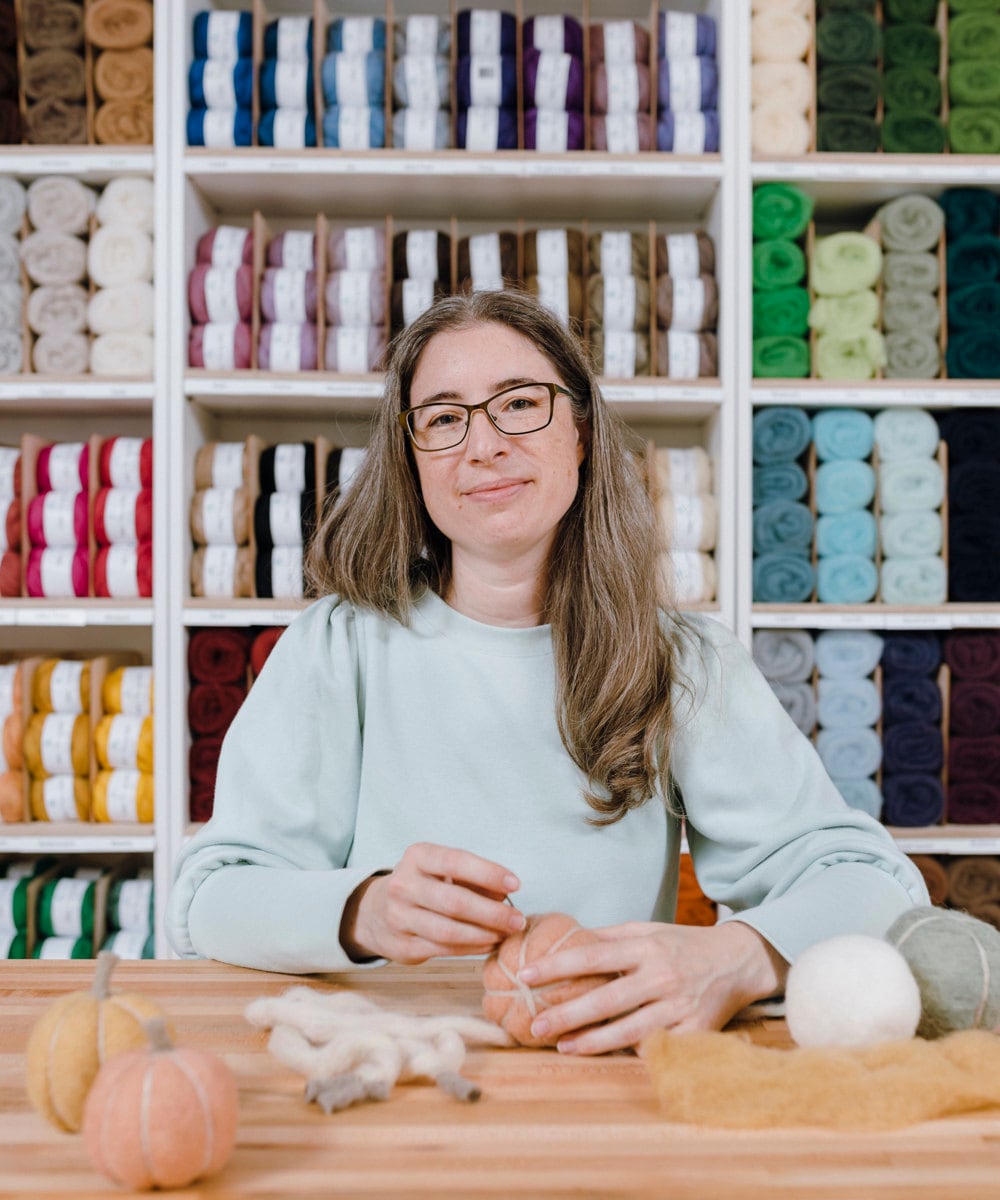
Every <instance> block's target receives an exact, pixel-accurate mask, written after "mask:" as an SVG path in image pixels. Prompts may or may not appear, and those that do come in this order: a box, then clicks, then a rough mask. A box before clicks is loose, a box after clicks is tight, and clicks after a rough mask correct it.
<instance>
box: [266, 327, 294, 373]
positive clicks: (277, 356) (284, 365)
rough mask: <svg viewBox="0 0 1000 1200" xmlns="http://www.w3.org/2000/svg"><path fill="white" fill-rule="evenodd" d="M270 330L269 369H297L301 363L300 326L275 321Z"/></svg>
mask: <svg viewBox="0 0 1000 1200" xmlns="http://www.w3.org/2000/svg"><path fill="white" fill-rule="evenodd" d="M268 329H269V330H270V334H269V336H270V353H271V357H270V369H271V370H272V371H298V370H299V369H300V367H301V365H302V363H301V354H302V334H301V332H300V330H301V326H299V325H287V324H282V323H281V322H276V323H275V324H274V325H269V326H268Z"/></svg>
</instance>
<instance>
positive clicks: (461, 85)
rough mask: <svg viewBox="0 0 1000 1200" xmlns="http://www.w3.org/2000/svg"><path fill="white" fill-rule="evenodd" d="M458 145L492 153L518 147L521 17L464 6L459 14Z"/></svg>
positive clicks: (456, 94)
mask: <svg viewBox="0 0 1000 1200" xmlns="http://www.w3.org/2000/svg"><path fill="white" fill-rule="evenodd" d="M456 40H457V46H456V49H457V52H458V57H457V63H458V65H457V68H456V71H457V76H456V88H455V108H456V117H457V122H456V144H457V145H458V147H459V148H460V149H462V150H475V151H481V152H485V153H488V152H489V151H491V150H516V149H517V146H518V132H517V125H518V120H517V115H518V108H517V18H516V17H515V16H514V14H513V13H510V12H500V11H497V10H493V9H485V8H464V9H462V10H461V11H460V12H459V13H458V15H457V24H456Z"/></svg>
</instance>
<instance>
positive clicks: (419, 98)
mask: <svg viewBox="0 0 1000 1200" xmlns="http://www.w3.org/2000/svg"><path fill="white" fill-rule="evenodd" d="M437 62H438V60H437V58H436V57H435V55H434V54H415V53H413V52H412V51H411V52H409V53H407V54H406V55H405V57H404V58H403V80H404V85H405V87H406V102H407V105H408V106H409V107H410V108H420V109H434V108H437V107H438V74H437Z"/></svg>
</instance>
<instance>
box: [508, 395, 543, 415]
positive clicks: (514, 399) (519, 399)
mask: <svg viewBox="0 0 1000 1200" xmlns="http://www.w3.org/2000/svg"><path fill="white" fill-rule="evenodd" d="M537 407H538V401H537V400H535V399H533V398H532V397H531V396H511V398H510V399H509V400H507V401H505V402H504V409H505V410H506V411H507V412H527V411H528V410H529V409H532V408H537Z"/></svg>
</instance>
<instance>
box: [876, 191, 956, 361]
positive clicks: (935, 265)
mask: <svg viewBox="0 0 1000 1200" xmlns="http://www.w3.org/2000/svg"><path fill="white" fill-rule="evenodd" d="M877 217H878V221H879V224H880V226H881V234H882V250H883V254H882V329H883V331H884V333H885V356H886V363H885V377H886V378H887V379H934V378H936V377H937V376H938V374H939V373H940V369H941V349H940V344H939V334H940V331H941V306H940V303H939V300H938V288H939V287H940V283H941V266H940V260H939V258H938V253H937V252H938V246H939V243H940V241H941V238H942V237H943V235H944V210H943V209H942V207H941V205H940V204H938V203H936V202H935V201H934V200H932V199H931V198H930V197H929V196H923V195H920V194H913V195H904V196H898V197H897V198H896V199H895V200H890V201H889V203H888V204H883V205H882V207H881V208H880V209H879V210H878V213H877Z"/></svg>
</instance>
